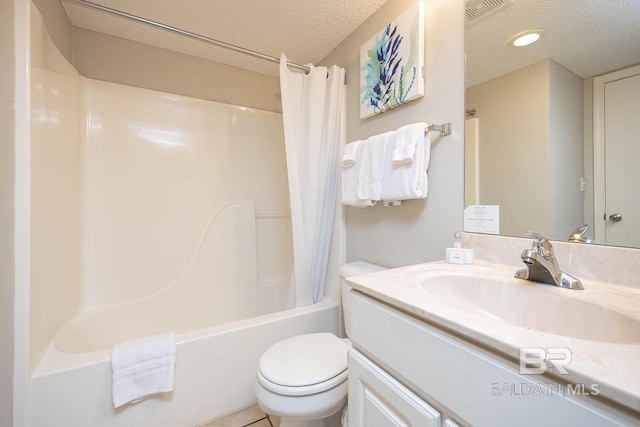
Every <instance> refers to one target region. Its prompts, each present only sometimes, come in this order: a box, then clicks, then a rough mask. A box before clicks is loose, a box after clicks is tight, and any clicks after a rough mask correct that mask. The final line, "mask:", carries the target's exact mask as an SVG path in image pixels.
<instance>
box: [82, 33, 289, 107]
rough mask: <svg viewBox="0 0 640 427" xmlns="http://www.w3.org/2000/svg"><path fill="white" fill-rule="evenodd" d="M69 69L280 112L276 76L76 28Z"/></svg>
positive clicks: (101, 77)
mask: <svg viewBox="0 0 640 427" xmlns="http://www.w3.org/2000/svg"><path fill="white" fill-rule="evenodd" d="M73 65H74V66H75V67H76V68H77V69H78V71H79V72H80V74H82V75H83V76H85V77H90V78H93V79H97V80H104V81H108V82H113V83H121V84H125V85H129V86H136V87H141V88H145V89H153V90H158V91H162V92H170V93H175V94H178V95H186V96H192V97H195V98H202V99H208V100H212V101H218V102H224V103H228V104H233V105H241V106H244V107H251V108H257V109H260V110H266V111H275V112H281V111H282V107H281V102H280V97H279V93H280V81H279V79H278V78H276V77H271V76H266V75H264V74H259V73H254V72H252V71H247V70H243V69H240V68H236V67H231V66H228V65H224V64H220V63H217V62H212V61H207V60H204V59H201V58H196V57H194V56H190V55H184V54H181V53H176V52H172V51H170V50H166V49H161V48H157V47H153V46H149V45H145V44H142V43H137V42H132V41H129V40H125V39H121V38H118V37H113V36H108V35H106V34H101V33H97V32H94V31H88V30H84V29H81V28H76V27H74V29H73ZM276 66H277V65H275V64H274V67H276Z"/></svg>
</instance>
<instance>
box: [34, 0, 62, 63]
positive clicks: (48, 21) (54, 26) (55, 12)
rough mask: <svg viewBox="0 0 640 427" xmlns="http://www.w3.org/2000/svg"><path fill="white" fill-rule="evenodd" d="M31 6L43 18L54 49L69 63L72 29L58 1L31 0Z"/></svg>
mask: <svg viewBox="0 0 640 427" xmlns="http://www.w3.org/2000/svg"><path fill="white" fill-rule="evenodd" d="M32 1H33V5H34V6H35V7H36V8H37V9H38V10H39V11H40V14H41V15H42V16H43V17H44V25H45V27H46V28H47V31H48V32H49V34H51V38H52V39H53V42H54V43H55V45H56V47H57V48H58V50H59V51H60V53H62V55H64V57H65V58H66V60H67V61H69V62H71V56H72V40H71V34H72V27H71V22H70V21H69V18H67V14H66V12H65V11H64V8H63V7H62V3H61V2H60V1H59V0H56V1H51V0H32Z"/></svg>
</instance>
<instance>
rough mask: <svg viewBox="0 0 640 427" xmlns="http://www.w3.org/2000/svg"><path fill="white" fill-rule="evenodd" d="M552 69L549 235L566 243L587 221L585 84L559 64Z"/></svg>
mask: <svg viewBox="0 0 640 427" xmlns="http://www.w3.org/2000/svg"><path fill="white" fill-rule="evenodd" d="M549 67H550V68H549V71H550V75H549V77H550V87H549V104H550V111H549V123H550V124H549V130H550V133H549V163H550V170H549V173H550V175H549V183H550V186H549V209H550V212H549V216H550V218H551V227H550V228H551V229H550V231H549V235H550V236H554V237H555V238H557V239H566V238H567V237H568V236H569V234H570V233H571V232H572V231H573V230H575V229H576V228H577V227H579V226H580V225H582V223H583V222H584V221H585V217H584V192H582V191H580V178H581V177H583V176H584V158H583V157H584V156H583V151H584V132H583V102H582V96H583V80H582V78H581V77H579V76H577V75H576V74H574V73H572V72H571V71H569V70H567V69H566V68H564V67H563V66H561V65H560V64H558V63H557V62H554V61H549Z"/></svg>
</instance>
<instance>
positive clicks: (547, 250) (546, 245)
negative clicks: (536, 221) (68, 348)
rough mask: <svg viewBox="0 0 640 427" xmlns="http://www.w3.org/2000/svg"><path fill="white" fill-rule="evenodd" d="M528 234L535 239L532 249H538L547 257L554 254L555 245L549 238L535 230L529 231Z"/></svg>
mask: <svg viewBox="0 0 640 427" xmlns="http://www.w3.org/2000/svg"><path fill="white" fill-rule="evenodd" d="M527 236H529V237H531V238H532V239H534V240H533V245H532V246H531V249H532V250H537V251H538V252H540V253H541V254H542V255H544V256H546V257H549V256H553V246H552V245H551V242H550V241H549V239H547V238H546V237H544V236H542V235H540V234H538V233H536V232H535V231H527Z"/></svg>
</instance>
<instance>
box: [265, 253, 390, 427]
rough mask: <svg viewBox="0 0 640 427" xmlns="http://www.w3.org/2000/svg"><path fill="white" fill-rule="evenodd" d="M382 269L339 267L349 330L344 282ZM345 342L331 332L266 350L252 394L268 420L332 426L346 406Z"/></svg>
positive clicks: (298, 426) (294, 426)
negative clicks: (275, 417)
mask: <svg viewBox="0 0 640 427" xmlns="http://www.w3.org/2000/svg"><path fill="white" fill-rule="evenodd" d="M384 269H385V268H384V267H380V266H378V265H374V264H370V263H368V262H364V261H356V262H352V263H349V264H345V265H343V266H342V267H341V268H340V278H341V280H340V287H341V293H342V310H343V311H342V313H343V316H344V325H345V332H346V334H347V337H348V336H349V334H350V332H351V330H350V325H351V323H350V315H349V298H350V294H349V291H350V289H351V287H350V286H348V285H347V283H346V280H345V277H350V276H355V275H358V274H365V273H373V272H375V271H381V270H384ZM349 347H350V342H349V340H348V339H342V338H338V337H337V336H335V335H334V334H332V333H328V332H320V333H315V334H305V335H298V336H294V337H291V338H287V339H285V340H282V341H280V342H277V343H275V344H274V345H272V346H271V347H269V348H268V349H267V350H266V351H265V352H264V353H263V354H262V356H261V357H260V361H259V362H258V373H257V379H258V381H257V384H256V388H255V395H256V399H257V401H258V405H259V406H260V408H262V410H263V411H264V412H266V413H267V414H269V415H275V416H277V417H280V418H281V422H280V427H334V426H340V419H341V416H342V412H343V409H344V407H345V406H346V404H347V376H348V371H347V352H348V350H349Z"/></svg>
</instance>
